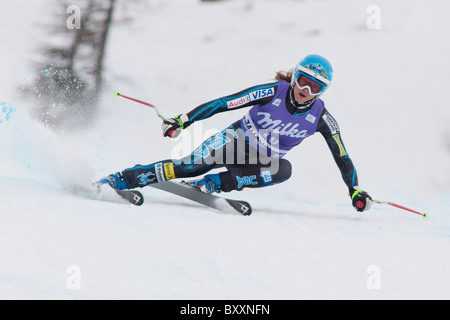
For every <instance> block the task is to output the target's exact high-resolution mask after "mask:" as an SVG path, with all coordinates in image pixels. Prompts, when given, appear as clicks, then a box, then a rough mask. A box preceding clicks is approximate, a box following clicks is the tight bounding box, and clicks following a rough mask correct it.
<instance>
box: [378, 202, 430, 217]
mask: <svg viewBox="0 0 450 320" xmlns="http://www.w3.org/2000/svg"><path fill="white" fill-rule="evenodd" d="M373 202H374V203H382V204H388V205H390V206H393V207H396V208H399V209H402V210H406V211H409V212H412V213H415V214H418V215H420V216H422V217H424V218H429V217H430V214H429V213H428V212H424V213H421V212H418V211H415V210H412V209H409V208H406V207H404V206H401V205H399V204H397V203H393V202H389V201H379V200H373Z"/></svg>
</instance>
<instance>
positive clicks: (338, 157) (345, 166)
mask: <svg viewBox="0 0 450 320" xmlns="http://www.w3.org/2000/svg"><path fill="white" fill-rule="evenodd" d="M317 131H319V132H320V133H321V134H322V136H323V137H324V138H325V141H326V142H327V145H328V147H329V148H330V150H331V153H332V154H333V158H334V160H335V162H336V164H337V166H338V168H339V170H340V171H341V175H342V179H343V180H344V182H345V184H346V185H347V187H348V189H349V192H350V195H351V194H353V192H354V191H355V188H354V187H355V186H356V187H357V186H358V176H357V174H356V169H355V167H354V165H353V162H352V160H351V159H350V157H349V155H348V153H347V150H346V149H345V146H344V143H343V141H342V138H341V133H340V130H339V126H338V124H337V122H336V120H335V119H334V118H333V117H332V116H331V114H330V113H329V112H328V111H327V110H326V109H324V112H323V113H322V116H321V117H320V119H319V124H318V126H317Z"/></svg>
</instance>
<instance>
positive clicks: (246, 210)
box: [227, 199, 253, 216]
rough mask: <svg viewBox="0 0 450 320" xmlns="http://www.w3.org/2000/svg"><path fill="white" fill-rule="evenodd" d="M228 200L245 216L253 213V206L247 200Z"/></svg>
mask: <svg viewBox="0 0 450 320" xmlns="http://www.w3.org/2000/svg"><path fill="white" fill-rule="evenodd" d="M227 202H228V203H229V204H230V205H231V206H232V207H233V208H234V209H236V210H237V211H238V212H239V213H241V214H242V215H244V216H249V215H251V214H252V211H253V210H252V206H251V205H250V204H249V203H248V202H246V201H238V200H229V199H227Z"/></svg>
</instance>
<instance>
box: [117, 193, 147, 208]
mask: <svg viewBox="0 0 450 320" xmlns="http://www.w3.org/2000/svg"><path fill="white" fill-rule="evenodd" d="M115 191H116V193H117V194H118V195H119V196H121V197H122V199H125V200H127V201H128V202H129V203H131V204H133V205H135V206H142V205H143V204H144V196H143V195H142V193H140V192H139V191H136V190H115Z"/></svg>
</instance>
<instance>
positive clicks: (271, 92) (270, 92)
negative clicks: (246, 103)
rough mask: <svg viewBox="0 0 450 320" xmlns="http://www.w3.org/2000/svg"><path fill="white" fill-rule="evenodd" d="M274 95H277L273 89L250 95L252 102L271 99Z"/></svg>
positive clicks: (254, 92) (258, 91)
mask: <svg viewBox="0 0 450 320" xmlns="http://www.w3.org/2000/svg"><path fill="white" fill-rule="evenodd" d="M274 94H275V90H274V89H273V88H268V89H261V90H257V91H253V92H251V93H250V101H254V100H258V99H262V98H265V97H270V96H273V95H274Z"/></svg>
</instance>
